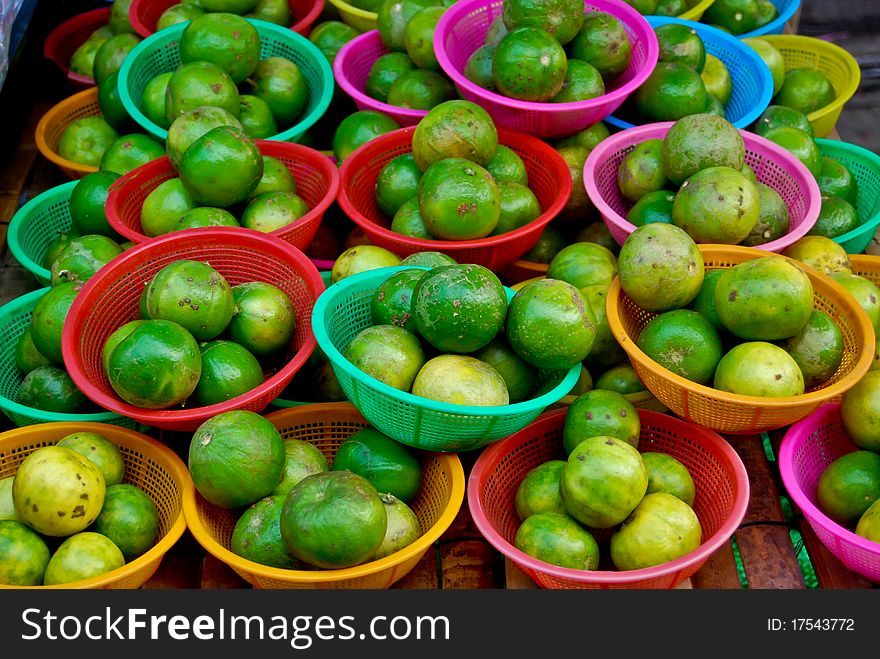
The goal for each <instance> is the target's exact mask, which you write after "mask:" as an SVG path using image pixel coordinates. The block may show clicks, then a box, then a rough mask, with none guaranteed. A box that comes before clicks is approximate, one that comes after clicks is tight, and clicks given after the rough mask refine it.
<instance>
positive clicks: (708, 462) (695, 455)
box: [467, 409, 749, 589]
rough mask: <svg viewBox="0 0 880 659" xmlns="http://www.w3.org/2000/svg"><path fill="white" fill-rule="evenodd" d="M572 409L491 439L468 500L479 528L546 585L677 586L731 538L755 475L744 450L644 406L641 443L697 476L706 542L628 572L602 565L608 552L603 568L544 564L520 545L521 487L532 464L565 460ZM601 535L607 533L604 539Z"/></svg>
mask: <svg viewBox="0 0 880 659" xmlns="http://www.w3.org/2000/svg"><path fill="white" fill-rule="evenodd" d="M566 413H567V410H564V409H563V410H556V411H554V412H551V413H549V414H545V415H544V416H542V417H541V418H540V419H538V420H537V421H536V422H534V423H532V424H531V425H529V426H528V427H527V428H525V429H524V430H522V431H520V432H518V433H515V434H513V435H511V436H510V437H508V438H507V439H505V440H503V441H501V442H498V443H497V444H495V445H493V446H490V447H489V448H488V449H486V450H485V451H484V452H483V454H482V455H481V456H480V457H479V458H478V459H477V462H476V463H475V464H474V467H473V469H472V470H471V474H470V477H469V478H468V488H467V498H468V507H469V508H470V511H471V515H473V518H474V523H475V524H476V525H477V528H478V529H479V531H480V533H482V534H483V536H484V537H485V538H486V540H488V541H489V543H490V544H491V545H492V546H493V547H495V549H497V550H498V551H500V552H501V553H502V554H504V555H505V556H506V557H507V558H509V559H510V560H511V561H512V562H513V563H515V564H516V565H517V567H519V568H520V569H521V570H522V571H523V572H525V573H526V574H527V575H529V577H531V578H532V580H534V581H535V582H536V583H537V584H538V585H539V586H541V587H543V588H632V589H635V588H658V589H659V588H674V587H675V586H676V585H678V584H679V583H681V582H682V581H684V580H685V579H687V578H688V577H690V576H691V575H692V574H694V573H695V572H696V571H697V570H699V569H700V567H702V565H703V564H704V563H705V562H706V560H707V559H708V558H709V556H711V555H712V554H713V553H714V552H715V551H716V550H717V549H718V548H719V547H721V546H722V545H724V544H725V543H726V542H729V541H730V538H731V536H732V535H733V533H734V531H736V529H737V527H738V526H739V524H740V522H741V521H742V519H743V517H744V516H745V512H746V508H747V507H748V504H749V477H748V474H747V473H746V469H745V466H744V465H743V463H742V460H741V459H740V457H739V455H737V453H736V451H734V450H733V448H732V447H731V446H730V445H729V444H728V443H727V442H726V441H724V440H723V439H722V438H721V437H720V436H719V435H717V434H716V433H714V432H712V431H711V430H707V429H706V428H701V427H699V426H695V425H692V424H690V423H687V422H685V421H682V420H680V419H676V418H674V417H671V416H668V415H665V414H660V413H658V412H651V411H648V410H639V419H640V421H641V437H640V439H639V450H640V451H659V452H663V453H668V454H669V455H671V456H673V457H674V458H676V459H678V460H679V461H681V462H682V463H683V464H684V466H685V467H687V469H688V471H689V472H690V474H691V476H692V477H693V479H694V485H695V486H696V498H695V499H694V505H693V509H694V512H696V514H697V517H698V518H699V520H700V526H701V527H702V530H703V541H702V543H701V544H700V546H699V547H698V548H697V549H695V550H694V551H692V552H690V553H689V554H686V555H685V556H682V557H680V558H678V559H676V560H674V561H669V562H667V563H663V564H661V565H657V566H654V567H649V568H642V569H639V570H625V571H624V570H615V569H613V568H609V569H603V568H604V565H603V563H604V562H608V563H609V565H610V561H607V560H606V561H603V560H602V556H601V555H600V564H599V567H600V569H598V570H576V569H572V568H563V567H558V566H555V565H551V564H550V563H545V562H544V561H540V560H538V559H536V558H533V557H532V556H529V555H528V554H525V553H524V552H521V551H520V550H518V549H517V548H516V547H515V546H514V544H513V539H514V537H515V535H516V530H517V528H518V527H519V524H520V522H519V518H518V517H517V514H516V506H515V505H514V500H515V498H516V490H517V488H518V487H519V484H520V482H521V481H522V479H523V478H524V477H525V475H526V474H527V473H528V471H529V470H530V469H532V468H533V467H536V466H538V465H539V464H541V463H543V462H546V461H547V460H564V459H565V453H564V451H563V450H562V431H563V427H564V425H565V416H566ZM606 533H608V532H606ZM600 538H602V535H601V534H599V536H598V537H597V540H599V539H600ZM600 551H601V545H600ZM605 553H606V554H607V549H606V550H605ZM606 559H607V557H606Z"/></svg>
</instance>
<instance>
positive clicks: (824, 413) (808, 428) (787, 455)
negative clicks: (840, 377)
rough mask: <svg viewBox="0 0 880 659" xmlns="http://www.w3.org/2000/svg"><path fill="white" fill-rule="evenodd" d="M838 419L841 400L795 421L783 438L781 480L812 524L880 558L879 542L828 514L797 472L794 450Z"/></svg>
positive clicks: (841, 540) (831, 549) (780, 467)
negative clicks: (858, 533)
mask: <svg viewBox="0 0 880 659" xmlns="http://www.w3.org/2000/svg"><path fill="white" fill-rule="evenodd" d="M835 420H836V421H837V422H840V403H827V404H825V405H822V406H820V407H818V408H817V409H816V410H815V411H814V412H813V413H811V414H810V415H809V416H807V417H805V418H803V419H801V420H800V421H798V422H797V423H794V424H792V425H791V427H790V428H789V429H788V430H787V431H786V433H785V436H784V437H783V438H782V444H781V445H780V447H779V473H780V475H781V476H782V482H783V484H784V485H785V489H786V491H787V492H788V493H789V495H790V496H791V498H792V499H793V500H794V502H795V504H796V505H797V506H798V508H800V509H801V512H802V513H803V514H804V517H806V518H807V521H808V522H809V523H810V525H811V526H818V527H820V528H822V529H824V530H825V531H827V532H828V533H830V534H831V535H833V536H834V537H835V538H837V539H838V540H839V541H840V542H842V543H844V544H847V545H852V546H854V547H856V548H858V549H859V550H860V551H864V552H868V553H870V554H873V555H874V556H876V557H877V558H880V543H876V542H871V541H870V540H868V539H867V538H863V537H862V536H860V535H856V534H855V533H854V532H853V531H850V530H849V529H847V528H845V527H843V526H841V525H840V524H838V523H837V522H835V521H834V520H832V519H831V518H830V517H828V516H827V515H826V514H825V513H823V512H822V511H821V510H820V509H819V507H818V506H816V505H815V504H814V503H813V502H812V501H810V498H809V497H808V496H807V495H806V493H805V492H804V491H803V489H801V487H800V485H799V484H798V479H797V477H796V475H795V468H794V455H795V453H796V452H797V451H798V449H800V448H801V446H803V445H804V444H806V443H807V442H808V441H809V440H810V436H811V435H812V434H813V432H814V431H815V430H816V429H818V428H819V426H821V425H822V424H824V423H826V422H829V421H835ZM823 544H824V543H823ZM828 549H829V551H831V552H832V553H834V554H836V553H837V552H836V551H835V549H834V548H832V547H829V548H828Z"/></svg>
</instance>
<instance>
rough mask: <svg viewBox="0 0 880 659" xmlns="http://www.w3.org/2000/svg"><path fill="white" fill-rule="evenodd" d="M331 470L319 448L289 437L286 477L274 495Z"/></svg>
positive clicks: (285, 445) (285, 448) (286, 444)
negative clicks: (305, 479) (307, 478)
mask: <svg viewBox="0 0 880 659" xmlns="http://www.w3.org/2000/svg"><path fill="white" fill-rule="evenodd" d="M325 363H329V362H325ZM329 469H330V466H329V465H328V464H327V456H325V455H324V454H323V453H321V450H320V449H319V448H318V447H316V446H315V445H314V444H311V443H309V442H307V441H305V440H302V439H296V438H295V437H287V438H286V439H285V440H284V475H283V476H282V477H281V482H280V483H278V485H276V486H275V489H274V490H273V491H272V494H284V495H286V494H287V493H288V492H290V490H292V489H293V486H294V485H296V484H297V483H299V482H300V481H301V480H302V479H303V478H305V477H306V476H311V475H312V474H317V473H320V472H322V471H327V470H329Z"/></svg>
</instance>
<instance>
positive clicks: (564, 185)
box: [337, 126, 571, 251]
mask: <svg viewBox="0 0 880 659" xmlns="http://www.w3.org/2000/svg"><path fill="white" fill-rule="evenodd" d="M416 128H417V126H406V127H404V128H398V129H397V130H393V131H390V132H388V133H384V134H383V135H379V136H378V137H375V138H373V139H372V140H370V141H369V142H366V143H365V144H362V145H360V146H359V147H358V148H357V149H355V150H354V151H353V152H352V153H351V154H350V155H349V156H348V158H346V159H345V160H343V161H342V165H341V166H340V168H339V174H340V178H341V183H340V186H339V195H338V198H337V201H338V202H339V206H340V207H341V208H342V210H343V212H344V213H345V214H346V215H347V216H348V217H349V218H350V219H351V220H352V221H353V222H354V223H355V224H357V225H358V226H360V227H361V228H362V229H364V231H366V232H368V233H374V234H376V235H379V236H382V237H383V238H385V239H387V240H393V241H395V242H400V243H405V244H407V245H410V246H413V247H418V248H422V249H423V250H428V251H443V250H444V249H446V250H454V251H463V250H468V249H479V248H490V247H496V246H499V245H505V244H507V243H509V242H511V241H514V240H516V239H517V238H520V237H522V236H523V235H525V234H527V233H530V232H531V231H533V230H534V229H535V227H536V226H540V225H546V224H548V223H549V222H551V221H552V219H553V218H554V217H556V216H557V215H558V214H559V213H560V212H561V211H562V209H563V208H564V207H565V204H566V202H567V200H568V196H569V194H571V187H570V182H571V180H570V177H569V176H565V177H564V178H563V177H561V176H560V179H559V190H558V192H557V195H556V197H555V198H554V200H553V203H552V204H551V205H550V206H548V207H547V208H546V209H544V210H543V212H542V213H541V214H540V215H539V216H538V217H537V218H535V219H534V220H532V221H531V222H529V223H528V224H526V225H524V226H521V227H519V228H518V229H514V230H513V231H508V232H507V233H501V234H498V235H497V236H487V237H485V238H475V239H472V240H435V239H428V238H414V237H411V236H405V235H403V234H400V233H396V232H394V231H392V230H391V229H390V228H389V229H386V228H385V227H383V226H380V225H379V224H377V223H376V222H374V221H373V220H371V219H370V218H368V217H367V216H366V215H364V214H363V213H361V212H360V211H359V210H358V209H357V208H356V207H355V206H354V204H353V203H352V201H351V198H350V197H349V195H348V189H347V187H348V186H347V185H346V183H345V182H346V181H347V180H350V179H351V171H352V170H353V169H354V168H355V167H356V166H358V167H359V166H360V165H361V160H362V159H363V158H367V157H368V154H369V157H372V154H373V153H374V152H376V153H382V152H383V151H384V150H385V148H386V144H387V143H388V142H396V141H397V140H399V139H400V138H401V137H404V136H406V137H407V138H408V140H409V142H410V143H411V142H412V133H414V132H415V130H416ZM496 130H497V131H498V144H511V143H516V145H517V146H520V147H522V148H526V147H528V148H526V150H531V151H534V150H540V151H543V152H544V155H547V156H552V157H553V158H554V159H555V163H554V164H551V165H549V168H551V169H552V168H553V167H554V166H555V167H557V168H558V173H559V174H560V175H561V173H562V168H566V169H567V167H568V166H567V165H565V161H563V160H562V156H560V155H559V153H558V152H557V151H555V150H554V149H552V148H551V147H549V146H548V145H547V143H546V142H543V141H541V140H539V139H538V138H536V137H533V136H531V135H528V134H526V133H522V132H520V131H516V130H513V129H511V128H504V127H503V126H496Z"/></svg>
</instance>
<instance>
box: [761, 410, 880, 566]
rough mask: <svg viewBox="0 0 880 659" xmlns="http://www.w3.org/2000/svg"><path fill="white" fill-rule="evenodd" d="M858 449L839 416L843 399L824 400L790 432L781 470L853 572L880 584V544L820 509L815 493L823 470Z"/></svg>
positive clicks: (790, 490) (813, 521)
mask: <svg viewBox="0 0 880 659" xmlns="http://www.w3.org/2000/svg"><path fill="white" fill-rule="evenodd" d="M856 450H858V447H856V445H855V444H853V443H852V441H851V440H850V438H849V436H848V435H847V433H846V428H844V426H843V422H842V421H841V419H840V404H839V403H835V404H831V405H823V406H822V407H820V408H819V409H817V410H816V411H815V412H813V413H812V414H811V415H810V416H808V417H807V418H805V419H803V420H802V421H799V422H798V423H796V424H794V425H793V426H792V427H791V428H789V429H788V431H787V432H786V433H785V437H784V439H783V440H782V445H781V446H780V448H779V472H780V474H781V476H782V482H783V484H784V485H785V489H786V490H787V491H788V494H789V495H790V496H791V498H792V500H793V501H794V503H795V505H797V507H798V508H800V510H801V512H802V513H803V515H804V517H805V518H806V519H807V522H808V523H809V524H810V527H811V528H812V529H813V531H814V532H815V533H816V535H817V536H818V538H819V540H821V541H822V544H823V545H825V547H826V548H827V549H828V551H830V552H831V553H832V554H834V555H835V556H836V557H837V558H839V559H840V560H841V562H842V563H843V564H844V565H845V566H846V567H848V568H849V569H850V570H852V571H853V572H856V573H858V574H860V575H861V576H863V577H864V578H865V579H869V580H870V581H873V582H876V583H880V544H878V543H876V542H871V541H870V540H868V539H867V538H863V537H861V536H859V535H856V534H855V533H854V532H853V531H852V530H850V529H847V528H845V527H843V526H841V525H840V524H838V523H837V522H835V521H833V520H832V519H831V518H829V517H828V516H827V515H825V513H823V512H822V511H821V510H820V509H819V506H818V500H817V496H816V490H817V488H818V484H819V477H820V476H821V475H822V472H823V471H825V469H826V468H827V467H828V466H829V465H830V464H831V463H832V462H834V461H835V460H836V459H837V458H839V457H841V456H843V455H845V454H847V453H851V452H853V451H856Z"/></svg>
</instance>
